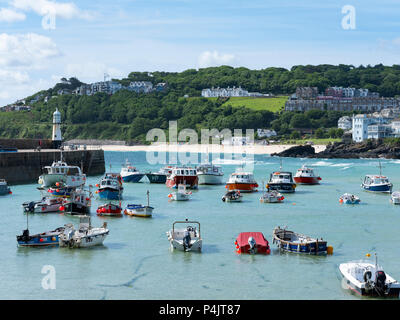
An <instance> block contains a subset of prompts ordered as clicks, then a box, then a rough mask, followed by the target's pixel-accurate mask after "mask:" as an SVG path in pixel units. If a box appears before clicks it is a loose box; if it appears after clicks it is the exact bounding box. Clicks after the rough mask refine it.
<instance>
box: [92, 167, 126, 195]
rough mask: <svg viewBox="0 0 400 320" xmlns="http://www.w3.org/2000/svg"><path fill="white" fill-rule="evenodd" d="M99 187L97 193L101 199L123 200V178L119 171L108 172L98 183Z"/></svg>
mask: <svg viewBox="0 0 400 320" xmlns="http://www.w3.org/2000/svg"><path fill="white" fill-rule="evenodd" d="M96 187H98V188H99V189H98V190H97V191H96V193H97V194H98V195H99V197H100V199H106V200H121V199H122V192H123V190H124V188H123V186H122V178H121V175H120V174H119V173H106V174H105V175H104V177H103V178H102V179H101V181H100V184H96Z"/></svg>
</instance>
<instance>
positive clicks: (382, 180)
mask: <svg viewBox="0 0 400 320" xmlns="http://www.w3.org/2000/svg"><path fill="white" fill-rule="evenodd" d="M388 183H389V179H388V178H387V177H385V176H374V175H366V176H365V178H364V184H365V185H371V184H375V185H379V184H388Z"/></svg>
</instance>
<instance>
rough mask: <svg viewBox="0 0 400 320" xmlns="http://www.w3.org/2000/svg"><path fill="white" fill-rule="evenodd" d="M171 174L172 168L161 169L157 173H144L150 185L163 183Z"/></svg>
mask: <svg viewBox="0 0 400 320" xmlns="http://www.w3.org/2000/svg"><path fill="white" fill-rule="evenodd" d="M171 173H172V166H166V167H164V168H161V169H160V170H159V171H158V172H148V173H146V177H147V179H149V182H150V183H165V182H166V181H167V177H168V176H169V175H170V174H171Z"/></svg>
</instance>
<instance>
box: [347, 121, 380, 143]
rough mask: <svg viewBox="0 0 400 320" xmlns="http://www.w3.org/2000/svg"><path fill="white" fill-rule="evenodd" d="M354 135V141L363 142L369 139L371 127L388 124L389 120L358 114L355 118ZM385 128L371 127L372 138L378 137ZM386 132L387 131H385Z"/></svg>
mask: <svg viewBox="0 0 400 320" xmlns="http://www.w3.org/2000/svg"><path fill="white" fill-rule="evenodd" d="M352 120H353V123H352V135H353V141H355V142H361V141H364V140H366V139H369V138H368V127H369V126H371V125H379V124H385V123H387V119H385V118H383V117H372V116H370V115H367V114H357V115H355V116H353V119H352ZM382 130H383V128H381V127H380V128H377V127H371V128H370V136H371V137H372V136H374V137H375V136H377V135H378V132H382ZM385 132H386V131H385Z"/></svg>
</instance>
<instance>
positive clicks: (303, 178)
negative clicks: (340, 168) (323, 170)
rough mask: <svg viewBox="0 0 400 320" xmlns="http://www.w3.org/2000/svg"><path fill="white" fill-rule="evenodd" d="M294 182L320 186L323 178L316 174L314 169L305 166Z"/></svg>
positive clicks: (299, 170)
mask: <svg viewBox="0 0 400 320" xmlns="http://www.w3.org/2000/svg"><path fill="white" fill-rule="evenodd" d="M293 180H294V182H296V183H298V184H319V182H320V180H321V177H319V176H318V175H316V174H315V173H314V169H312V168H309V167H307V166H306V165H303V166H302V167H301V168H300V169H298V170H297V172H296V174H295V176H294V178H293Z"/></svg>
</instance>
